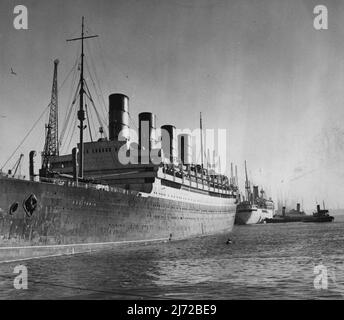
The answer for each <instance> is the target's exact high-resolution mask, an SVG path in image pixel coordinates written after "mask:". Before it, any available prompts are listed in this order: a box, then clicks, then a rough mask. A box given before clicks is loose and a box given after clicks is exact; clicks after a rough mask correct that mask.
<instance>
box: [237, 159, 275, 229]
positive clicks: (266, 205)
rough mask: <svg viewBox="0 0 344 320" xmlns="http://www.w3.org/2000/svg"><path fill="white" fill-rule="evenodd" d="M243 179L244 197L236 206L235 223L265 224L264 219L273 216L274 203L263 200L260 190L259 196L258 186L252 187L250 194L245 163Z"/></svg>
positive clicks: (262, 191) (262, 192) (263, 193)
mask: <svg viewBox="0 0 344 320" xmlns="http://www.w3.org/2000/svg"><path fill="white" fill-rule="evenodd" d="M245 178H246V180H245V191H246V197H245V198H244V199H243V201H241V202H240V203H239V204H238V206H237V209H236V216H235V223H236V224H239V225H243V224H258V223H265V220H266V219H270V218H272V217H273V216H274V202H273V201H272V199H271V198H270V199H266V198H265V192H264V190H263V189H261V190H260V195H259V189H258V186H255V185H254V186H253V192H252V190H251V185H250V181H249V180H248V176H247V166H246V161H245Z"/></svg>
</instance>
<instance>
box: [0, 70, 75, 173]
mask: <svg viewBox="0 0 344 320" xmlns="http://www.w3.org/2000/svg"><path fill="white" fill-rule="evenodd" d="M72 70H73V68H72V69H71V70H70V71H69V72H68V74H67V76H66V77H65V79H64V80H63V81H62V84H61V85H60V86H59V87H58V90H61V89H62V88H63V86H64V85H65V83H66V82H67V80H68V78H69V77H70V75H71V73H72ZM50 104H51V102H49V104H48V105H47V107H46V108H45V109H44V111H43V112H42V114H41V115H40V116H39V118H38V119H37V120H36V122H35V123H34V125H33V126H32V127H31V129H30V130H29V131H28V133H27V134H26V135H25V136H24V138H23V140H22V141H21V142H20V143H19V145H18V146H17V148H16V149H15V150H14V151H13V153H12V154H11V155H10V157H9V158H8V159H7V160H6V161H5V163H4V164H3V165H2V167H1V169H0V170H1V171H2V170H3V169H4V167H5V166H6V165H7V163H8V162H9V161H10V160H11V159H12V158H13V156H14V155H15V154H16V152H17V151H18V150H19V148H20V147H21V146H22V145H23V144H24V142H25V141H26V139H27V138H28V137H29V135H30V134H31V132H32V131H33V130H34V129H35V127H36V126H37V124H38V123H39V121H40V120H41V119H42V117H43V116H44V115H45V113H46V112H47V110H49V108H50Z"/></svg>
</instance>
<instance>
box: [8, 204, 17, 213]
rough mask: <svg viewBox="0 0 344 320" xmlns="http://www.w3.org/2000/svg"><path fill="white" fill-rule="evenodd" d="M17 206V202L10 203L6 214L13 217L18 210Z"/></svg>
mask: <svg viewBox="0 0 344 320" xmlns="http://www.w3.org/2000/svg"><path fill="white" fill-rule="evenodd" d="M18 206H19V204H18V202H14V203H12V205H11V206H10V209H9V211H8V213H9V214H10V215H13V214H14V213H15V212H16V211H17V210H18Z"/></svg>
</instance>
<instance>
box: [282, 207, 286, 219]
mask: <svg viewBox="0 0 344 320" xmlns="http://www.w3.org/2000/svg"><path fill="white" fill-rule="evenodd" d="M282 216H283V217H285V207H282Z"/></svg>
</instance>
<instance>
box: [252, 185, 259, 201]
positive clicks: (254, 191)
mask: <svg viewBox="0 0 344 320" xmlns="http://www.w3.org/2000/svg"><path fill="white" fill-rule="evenodd" d="M258 198H259V191H258V186H253V201H254V202H255V201H256V200H257V199H258Z"/></svg>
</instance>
